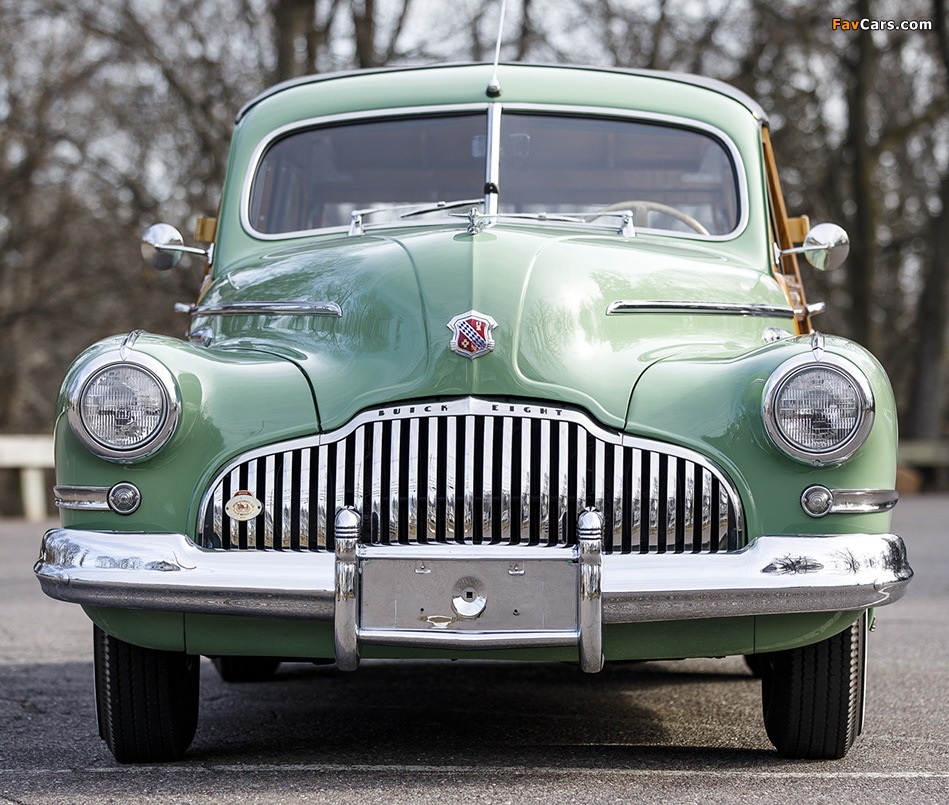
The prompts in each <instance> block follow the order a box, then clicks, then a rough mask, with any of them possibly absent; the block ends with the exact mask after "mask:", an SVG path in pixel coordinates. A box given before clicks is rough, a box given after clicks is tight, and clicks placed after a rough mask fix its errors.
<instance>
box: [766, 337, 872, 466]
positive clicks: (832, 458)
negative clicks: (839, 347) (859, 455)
mask: <svg viewBox="0 0 949 805" xmlns="http://www.w3.org/2000/svg"><path fill="white" fill-rule="evenodd" d="M764 423H765V428H766V429H767V431H768V435H769V436H770V437H771V440H772V441H773V442H774V443H775V444H776V445H777V446H778V447H779V448H780V449H781V450H783V451H784V452H785V453H787V454H788V455H789V456H791V457H792V458H795V459H797V460H798V461H804V462H806V463H808V464H815V465H820V464H831V463H837V462H840V461H844V460H846V459H848V458H850V456H852V455H853V454H854V453H855V452H856V451H857V450H858V449H859V448H860V447H861V445H863V443H864V442H865V441H866V439H867V436H868V435H869V433H870V428H871V427H872V426H873V392H872V391H871V389H870V384H869V382H868V381H867V379H866V377H865V376H864V374H863V373H862V372H861V371H860V370H859V369H857V367H856V366H854V365H853V364H851V363H850V362H849V361H846V360H844V359H843V358H840V357H837V356H831V355H826V356H825V357H824V358H823V359H822V360H820V361H817V360H814V358H813V357H811V356H810V355H808V356H802V357H799V358H792V359H791V360H789V361H786V362H785V363H783V364H782V365H781V366H779V367H778V369H777V371H775V373H774V374H773V375H771V378H770V379H769V380H768V384H767V386H766V387H765V393H764Z"/></svg>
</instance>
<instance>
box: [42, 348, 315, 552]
mask: <svg viewBox="0 0 949 805" xmlns="http://www.w3.org/2000/svg"><path fill="white" fill-rule="evenodd" d="M121 344H122V340H121V339H117V338H116V339H107V340H105V341H102V342H100V343H98V344H96V345H95V346H93V347H91V348H90V349H88V350H86V352H84V353H83V354H82V355H80V356H79V358H77V360H76V361H75V362H74V364H73V366H72V368H71V369H70V372H69V373H68V374H67V377H66V381H65V383H64V385H63V389H64V391H63V392H62V393H61V395H60V400H59V406H58V415H57V421H56V432H55V446H56V483H57V485H61V486H62V485H78V486H96V487H111V486H112V485H114V484H116V483H118V482H119V481H127V482H131V483H134V484H136V485H137V486H138V487H139V489H140V490H141V492H142V503H141V506H140V507H139V509H138V510H137V511H136V512H135V513H134V514H131V515H127V516H123V515H118V514H115V513H113V512H111V511H85V510H73V509H63V510H62V520H63V524H64V525H68V526H73V527H77V528H84V529H85V528H88V529H105V530H112V529H114V530H122V531H153V530H160V531H178V532H180V533H186V534H193V533H194V531H195V524H196V518H197V511H198V504H199V502H200V496H201V494H202V492H203V490H204V489H205V487H206V486H207V484H208V483H209V482H210V479H211V477H212V476H213V475H214V473H215V472H217V471H218V469H219V468H220V467H221V466H222V465H223V464H225V463H226V462H227V461H228V460H229V459H230V458H232V457H233V456H235V455H237V454H239V453H242V452H244V451H246V450H249V449H252V448H254V447H257V446H259V445H261V444H266V443H269V442H272V441H276V440H281V439H286V438H293V437H296V436H304V435H308V434H311V433H314V432H316V431H317V430H318V429H319V420H318V416H317V411H316V407H315V405H314V401H313V394H312V391H311V389H310V386H309V383H308V382H307V380H306V378H305V377H304V376H303V374H302V373H301V372H300V370H299V369H298V368H297V367H296V366H295V365H294V364H293V363H292V362H290V361H287V360H283V359H281V358H278V357H275V356H272V355H263V354H260V353H254V352H251V351H246V352H241V351H238V350H228V351H223V350H218V351H214V350H208V349H203V348H200V347H197V346H194V345H192V344H189V343H186V342H182V341H179V340H177V339H173V338H168V337H164V336H154V335H143V336H140V337H139V338H138V339H137V340H136V341H135V344H134V348H132V349H130V350H127V351H126V353H125V354H126V358H127V360H129V361H134V360H135V355H136V354H137V353H145V354H147V355H149V356H151V357H152V358H154V359H156V360H158V361H159V362H161V363H162V364H163V365H164V366H165V367H166V368H167V369H168V370H169V371H170V372H171V373H172V375H173V377H174V378H175V382H176V383H177V385H178V389H179V393H180V403H181V404H180V412H179V421H178V426H177V429H176V431H175V433H174V435H173V436H172V438H171V440H170V441H169V442H168V444H166V445H165V446H164V448H162V449H161V450H160V451H159V452H157V453H156V454H155V455H154V456H152V457H151V458H148V459H146V460H144V461H140V462H136V463H132V464H121V463H116V462H113V461H106V460H104V459H101V458H98V457H96V456H94V455H92V454H91V453H90V452H88V451H87V450H86V449H85V448H84V447H83V446H82V445H81V444H80V443H79V441H78V440H77V439H76V437H75V435H74V434H73V432H72V429H71V428H70V426H69V424H68V423H67V421H66V416H65V407H66V397H65V395H66V391H65V390H66V389H68V388H69V385H70V382H71V379H72V377H74V375H75V373H76V372H78V371H80V370H81V369H82V367H83V365H84V364H85V363H87V362H88V361H89V360H91V359H93V358H96V357H98V356H102V355H104V354H107V353H110V352H115V353H116V357H117V359H119V349H120V346H121Z"/></svg>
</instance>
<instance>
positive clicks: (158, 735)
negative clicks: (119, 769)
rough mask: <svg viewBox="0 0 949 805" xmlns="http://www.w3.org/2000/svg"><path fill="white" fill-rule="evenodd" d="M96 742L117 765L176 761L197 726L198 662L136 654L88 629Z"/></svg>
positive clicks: (178, 655)
mask: <svg viewBox="0 0 949 805" xmlns="http://www.w3.org/2000/svg"><path fill="white" fill-rule="evenodd" d="M93 639H94V660H95V685H96V712H97V715H98V719H99V736H100V737H101V738H102V740H104V741H105V742H106V745H107V746H108V747H109V751H110V752H112V754H113V755H114V757H115V759H116V760H117V761H119V763H158V762H163V761H169V760H178V759H180V758H181V757H182V756H183V755H184V753H185V752H186V751H187V749H188V747H189V746H190V745H191V741H192V739H193V738H194V733H195V729H196V728H197V724H198V692H199V691H198V687H199V680H200V669H201V665H200V657H195V656H192V655H190V654H185V653H184V652H175V651H158V650H155V649H148V648H142V647H141V646H135V645H132V644H131V643H126V642H125V641H124V640H119V639H118V638H115V637H112V636H111V635H108V634H106V633H105V632H103V631H102V630H101V629H100V628H99V627H98V626H96V627H94V637H93Z"/></svg>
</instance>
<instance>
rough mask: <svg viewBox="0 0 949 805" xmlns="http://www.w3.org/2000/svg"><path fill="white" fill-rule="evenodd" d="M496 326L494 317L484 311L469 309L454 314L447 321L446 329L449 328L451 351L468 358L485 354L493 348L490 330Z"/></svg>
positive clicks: (471, 358)
mask: <svg viewBox="0 0 949 805" xmlns="http://www.w3.org/2000/svg"><path fill="white" fill-rule="evenodd" d="M497 326H498V323H497V322H496V321H495V320H494V319H492V318H491V317H490V316H485V315H484V313H478V311H477V310H469V311H468V312H467V313H462V314H460V315H458V316H455V317H454V318H453V319H452V320H451V321H450V322H448V329H449V330H451V351H452V352H457V353H458V354H459V355H463V356H464V357H465V358H468V359H470V360H474V359H475V358H480V357H481V356H482V355H487V354H488V353H489V352H491V350H493V349H494V339H493V338H492V337H491V331H492V330H493V329H494V328H495V327H497Z"/></svg>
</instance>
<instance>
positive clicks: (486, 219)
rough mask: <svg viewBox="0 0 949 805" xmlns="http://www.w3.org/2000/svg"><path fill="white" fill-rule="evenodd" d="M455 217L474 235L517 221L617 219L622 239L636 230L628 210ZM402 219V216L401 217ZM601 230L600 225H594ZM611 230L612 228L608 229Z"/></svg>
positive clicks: (582, 221) (502, 213) (631, 235)
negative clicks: (464, 219) (466, 222)
mask: <svg viewBox="0 0 949 805" xmlns="http://www.w3.org/2000/svg"><path fill="white" fill-rule="evenodd" d="M453 215H454V216H456V217H459V218H461V217H466V218H467V219H468V233H469V234H475V233H476V232H481V231H483V230H484V229H485V228H487V227H489V226H493V225H494V223H495V222H496V221H499V220H502V219H504V220H510V219H514V220H519V221H524V220H527V221H554V222H555V223H566V224H584V225H586V224H593V223H594V221H595V220H596V219H597V218H619V219H620V222H619V226H618V227H616V228H615V229H616V234H617V235H622V236H623V237H624V238H634V237H636V228H635V227H634V226H633V213H632V211H630V210H615V211H613V210H611V211H609V212H590V213H583V212H580V213H576V214H575V215H563V214H560V213H554V214H551V213H546V212H501V213H495V214H493V215H485V214H483V213H480V212H478V211H477V210H472V211H471V212H469V213H468V214H467V215H465V216H461V215H458V213H453ZM403 217H404V216H403ZM594 226H598V227H600V228H603V226H602V224H594ZM610 228H611V229H613V227H610Z"/></svg>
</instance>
